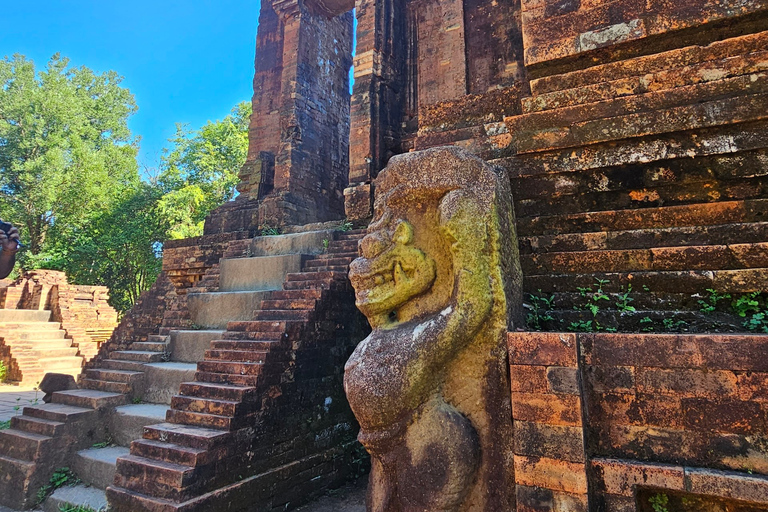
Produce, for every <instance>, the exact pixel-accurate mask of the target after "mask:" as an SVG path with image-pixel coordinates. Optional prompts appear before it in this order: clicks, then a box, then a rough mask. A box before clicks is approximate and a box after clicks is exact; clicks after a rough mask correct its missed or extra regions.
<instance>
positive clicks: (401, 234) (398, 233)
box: [392, 220, 413, 245]
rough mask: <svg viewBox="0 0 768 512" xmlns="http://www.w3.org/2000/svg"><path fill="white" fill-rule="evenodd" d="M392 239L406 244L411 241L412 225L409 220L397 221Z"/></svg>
mask: <svg viewBox="0 0 768 512" xmlns="http://www.w3.org/2000/svg"><path fill="white" fill-rule="evenodd" d="M392 241H394V242H395V243H396V244H402V245H407V244H409V243H411V242H412V241H413V226H411V224H410V222H406V221H404V220H401V221H399V222H398V223H397V227H396V228H395V234H394V235H393V236H392Z"/></svg>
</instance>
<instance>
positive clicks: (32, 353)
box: [13, 345, 78, 366]
mask: <svg viewBox="0 0 768 512" xmlns="http://www.w3.org/2000/svg"><path fill="white" fill-rule="evenodd" d="M32 347H33V348H25V347H17V346H15V345H14V347H13V348H14V352H15V350H16V349H17V348H21V349H22V350H23V351H22V352H21V354H23V355H20V356H19V357H16V358H15V359H16V360H17V361H22V360H24V359H31V360H34V361H41V360H42V359H43V356H45V359H51V358H63V357H78V356H77V350H78V349H77V348H72V347H41V346H40V345H32ZM41 366H42V363H41Z"/></svg>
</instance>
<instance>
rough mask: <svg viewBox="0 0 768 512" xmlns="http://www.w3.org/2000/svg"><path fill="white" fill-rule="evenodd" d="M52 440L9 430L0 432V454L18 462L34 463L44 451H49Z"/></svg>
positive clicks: (21, 431) (42, 436)
mask: <svg viewBox="0 0 768 512" xmlns="http://www.w3.org/2000/svg"><path fill="white" fill-rule="evenodd" d="M52 441H53V438H52V437H50V436H46V435H40V434H35V433H34V432H25V431H23V430H17V429H14V428H9V429H5V430H0V453H2V454H3V455H5V456H7V457H12V458H14V459H19V460H28V461H34V460H36V459H37V457H38V456H39V455H41V454H42V453H43V452H44V451H45V450H48V449H50V444H51V442H52Z"/></svg>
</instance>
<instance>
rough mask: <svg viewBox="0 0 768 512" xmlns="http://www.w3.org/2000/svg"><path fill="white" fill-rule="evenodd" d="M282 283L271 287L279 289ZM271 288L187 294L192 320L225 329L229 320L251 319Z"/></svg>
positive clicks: (209, 327)
mask: <svg viewBox="0 0 768 512" xmlns="http://www.w3.org/2000/svg"><path fill="white" fill-rule="evenodd" d="M282 284H283V282H282V281H280V284H279V285H275V286H274V287H273V288H271V289H278V288H280V286H282ZM269 290H270V289H264V290H260V291H220V292H209V293H191V294H189V295H188V296H187V307H188V308H189V315H190V320H191V321H192V323H194V324H197V325H200V326H203V327H205V328H208V329H225V328H226V327H227V322H229V321H234V320H249V319H250V318H251V316H252V315H253V312H254V311H255V310H257V309H259V307H260V306H261V301H262V300H264V299H265V298H266V297H267V296H268V295H269Z"/></svg>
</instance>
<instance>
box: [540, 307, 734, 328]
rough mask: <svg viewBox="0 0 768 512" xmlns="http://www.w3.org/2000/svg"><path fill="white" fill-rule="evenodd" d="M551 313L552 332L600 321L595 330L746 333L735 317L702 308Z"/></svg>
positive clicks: (545, 323) (561, 311)
mask: <svg viewBox="0 0 768 512" xmlns="http://www.w3.org/2000/svg"><path fill="white" fill-rule="evenodd" d="M550 314H551V315H552V317H554V318H555V320H554V321H548V322H544V326H545V327H546V329H547V330H550V331H567V330H572V327H571V326H572V323H573V322H578V321H593V322H595V321H596V322H597V323H598V324H599V327H598V325H597V324H594V323H593V327H592V331H594V330H597V329H599V330H605V329H606V328H617V327H618V328H620V330H621V331H622V332H704V331H710V332H712V331H714V332H744V328H743V326H742V325H741V322H738V321H737V322H734V321H733V318H732V317H727V316H724V315H719V314H714V313H713V314H704V313H700V312H698V311H644V310H638V311H636V312H633V313H629V312H617V311H599V312H598V313H597V315H595V316H593V315H592V313H590V312H588V311H574V310H572V309H571V310H554V311H552V312H550ZM665 322H667V324H665ZM576 330H581V329H576ZM592 331H589V332H592Z"/></svg>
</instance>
